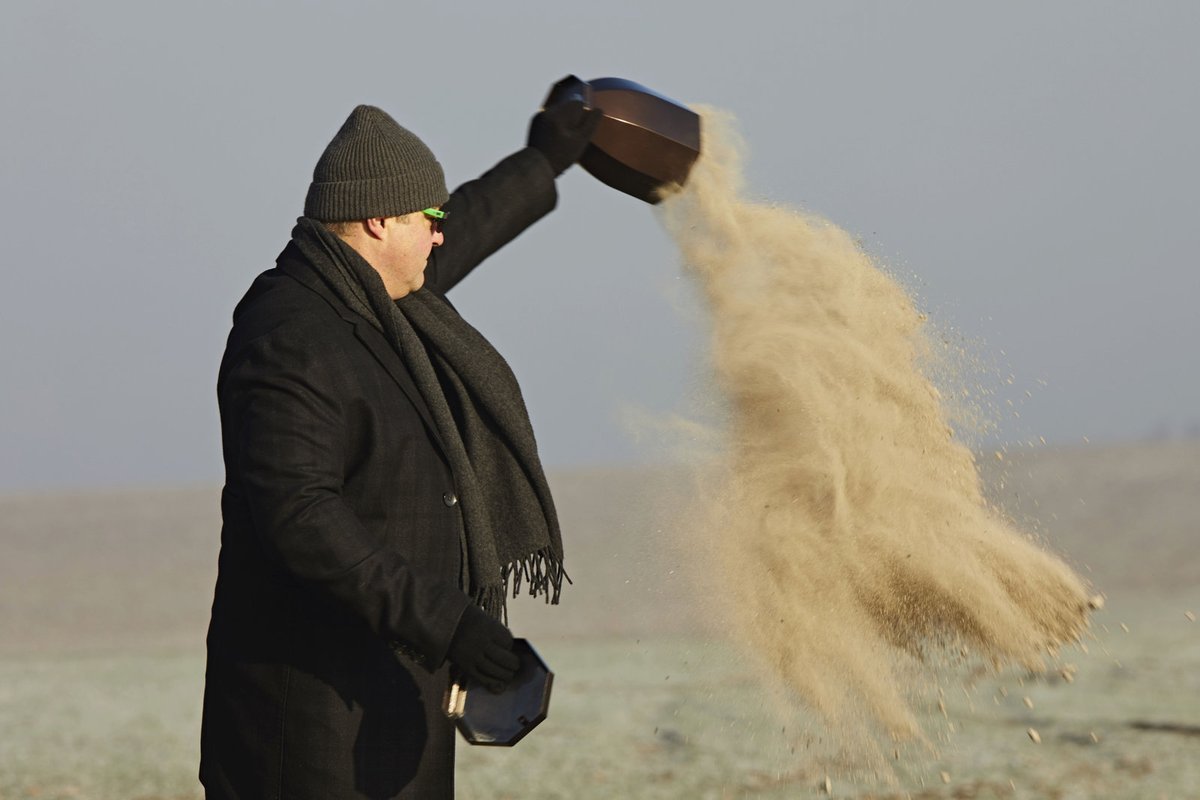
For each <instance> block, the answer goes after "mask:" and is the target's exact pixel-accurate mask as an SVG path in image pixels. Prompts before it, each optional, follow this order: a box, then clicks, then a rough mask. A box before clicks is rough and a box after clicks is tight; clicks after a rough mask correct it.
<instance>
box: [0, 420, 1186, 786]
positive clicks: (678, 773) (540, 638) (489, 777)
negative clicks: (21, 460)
mask: <svg viewBox="0 0 1200 800" xmlns="http://www.w3.org/2000/svg"><path fill="white" fill-rule="evenodd" d="M981 462H982V463H985V464H988V466H987V468H986V470H985V481H986V483H987V484H988V486H989V490H990V492H991V495H992V498H993V500H994V501H995V502H996V503H997V504H998V505H1000V506H1001V507H1003V508H1004V509H1005V510H1006V511H1008V512H1009V513H1010V514H1012V515H1013V517H1015V518H1016V519H1018V520H1020V521H1023V522H1025V523H1028V524H1030V525H1033V526H1034V527H1036V528H1037V529H1038V533H1039V535H1040V536H1042V537H1043V540H1044V541H1045V543H1046V544H1047V546H1049V547H1051V548H1052V549H1054V550H1056V551H1057V552H1061V553H1063V554H1064V555H1065V557H1066V558H1067V559H1068V560H1069V561H1070V563H1072V564H1073V565H1075V566H1076V567H1077V568H1078V569H1079V570H1080V571H1081V572H1082V573H1083V574H1084V575H1085V576H1087V577H1088V578H1089V579H1090V580H1091V581H1093V583H1094V584H1095V586H1096V588H1097V589H1098V590H1099V591H1103V592H1104V593H1105V594H1106V595H1107V602H1106V605H1105V608H1104V609H1103V610H1102V611H1101V612H1099V613H1098V614H1097V615H1096V617H1095V620H1094V626H1093V630H1092V636H1091V637H1089V639H1088V640H1087V641H1085V642H1084V645H1085V647H1086V650H1087V652H1083V650H1081V649H1079V650H1073V651H1071V652H1068V653H1064V654H1063V660H1064V661H1066V662H1070V663H1072V664H1074V665H1075V666H1076V667H1077V671H1076V672H1075V673H1073V676H1072V681H1071V682H1068V681H1066V680H1065V679H1063V678H1062V677H1061V676H1060V675H1059V674H1058V673H1051V674H1050V675H1049V676H1046V677H1041V678H1033V677H1030V676H1028V675H1026V674H1024V673H1022V672H1019V671H1012V670H1010V671H1007V672H1005V673H1003V674H1001V675H999V676H993V675H984V676H979V677H977V678H976V679H975V680H974V681H969V680H964V679H965V677H966V676H965V675H962V674H957V675H947V676H944V677H943V678H942V680H941V688H942V690H943V694H941V695H939V694H937V693H936V692H933V693H929V692H926V696H924V697H923V699H922V700H921V704H922V705H921V707H922V708H923V709H924V714H925V723H926V729H927V730H928V731H929V734H930V739H931V744H932V745H933V748H932V749H930V750H924V749H921V748H908V749H905V750H903V751H902V752H901V753H900V754H899V756H900V757H899V759H897V760H893V762H892V763H893V765H894V768H893V769H892V774H891V775H890V776H876V775H873V774H863V773H861V772H856V771H854V770H851V769H847V768H846V767H845V766H844V764H843V763H842V762H840V761H839V760H837V758H836V757H835V756H836V750H835V748H834V746H833V741H834V740H835V739H836V736H831V732H830V731H829V730H827V729H826V728H825V727H823V725H822V724H821V723H820V722H819V721H817V720H816V719H814V718H812V717H811V716H809V715H807V714H803V713H796V712H795V711H794V709H793V707H792V706H791V705H790V704H788V703H786V702H781V698H780V697H779V696H777V695H776V694H775V693H773V692H772V691H769V690H768V689H766V688H765V687H764V685H763V683H762V682H761V680H760V677H759V673H758V671H757V665H756V664H755V663H754V660H753V658H752V657H751V656H749V655H748V654H745V653H742V652H740V651H739V650H738V649H737V648H736V647H734V646H732V645H730V644H729V643H727V642H726V641H724V640H723V638H722V637H720V636H719V635H717V634H716V633H715V632H714V631H713V630H712V628H711V625H709V624H708V622H709V621H708V620H706V619H705V612H706V609H705V606H704V605H703V603H700V602H698V600H697V598H696V597H695V596H694V593H693V592H692V591H691V585H692V584H691V579H690V577H689V576H688V575H687V570H686V568H685V565H684V564H683V563H682V559H680V557H679V555H678V553H677V551H676V550H675V547H674V544H673V539H672V535H673V533H677V532H672V531H669V530H668V528H669V526H670V521H671V519H673V518H674V516H675V515H674V513H673V512H674V511H676V510H678V509H679V508H680V507H681V505H686V504H687V502H688V491H689V490H688V487H687V483H686V480H683V479H681V477H680V474H679V473H678V472H677V471H675V470H645V469H642V470H632V469H631V470H607V471H605V470H591V471H574V472H558V473H555V474H553V475H552V476H551V477H552V481H553V483H554V487H555V490H556V493H557V497H558V500H559V503H560V505H561V507H562V516H563V521H564V530H565V531H566V532H567V542H568V547H569V551H568V557H569V559H570V561H569V564H571V565H573V566H572V567H571V572H572V576H573V578H574V579H575V585H574V586H573V587H570V588H569V590H568V592H567V593H566V595H565V596H564V604H563V606H562V607H560V608H557V609H546V608H543V607H540V606H538V605H536V604H531V603H528V602H525V603H521V602H518V603H517V604H516V605H514V607H513V625H514V629H515V630H516V632H517V633H518V634H519V635H527V636H529V637H530V639H531V640H532V641H533V642H534V643H535V644H536V645H537V647H538V649H539V651H540V652H541V653H542V655H543V657H544V658H545V659H546V660H547V661H548V662H549V663H550V665H551V666H552V668H553V669H554V670H555V673H556V676H555V684H554V693H553V702H552V704H551V713H550V718H549V719H548V720H547V721H546V722H545V723H543V725H542V726H541V727H540V728H538V729H537V730H536V731H535V732H534V733H533V734H531V735H530V736H529V737H527V738H526V739H525V740H524V741H522V742H521V743H520V744H519V745H518V746H517V747H516V748H514V749H511V750H507V749H486V748H469V747H467V746H465V745H464V746H462V747H460V749H459V754H460V755H459V769H458V784H459V796H460V797H463V798H485V797H488V798H493V797H511V798H610V797H635V798H643V797H644V798H725V797H731V798H732V797H754V798H760V797H761V798H783V797H809V796H811V797H820V796H825V795H824V794H823V792H824V787H825V781H826V778H828V779H829V787H830V789H831V790H832V796H834V797H857V798H867V797H876V798H883V797H896V798H902V797H914V798H916V797H928V798H972V797H975V798H992V797H995V798H1001V797H1005V798H1007V797H1012V798H1099V797H1105V798H1139V800H1140V799H1141V798H1156V797H1170V798H1179V797H1194V796H1200V623H1198V622H1195V621H1193V620H1192V619H1191V618H1189V616H1188V614H1189V612H1190V613H1191V614H1192V615H1195V614H1200V588H1198V587H1200V580H1198V578H1200V555H1198V554H1197V550H1198V549H1200V541H1198V540H1200V537H1198V536H1197V532H1198V531H1200V497H1197V495H1196V492H1195V487H1196V486H1197V485H1200V442H1196V441H1176V442H1158V443H1144V444H1138V445H1126V446H1119V447H1118V446H1114V447H1105V448H1102V447H1086V448H1079V449H1068V450H1049V449H1045V450H1041V451H1037V452H1029V453H1010V454H1009V455H1008V456H1007V457H1006V459H1005V461H1004V462H1003V464H1002V465H1001V464H998V463H996V464H992V463H990V462H988V461H986V460H984V459H981ZM217 530H218V520H217V509H216V490H215V489H213V488H212V487H198V488H192V489H179V490H171V491H161V490H160V491H153V492H109V493H75V494H70V495H61V494H60V495H41V496H23V497H7V498H0V552H3V554H4V557H3V559H0V608H2V609H3V613H0V800H13V799H14V798H34V797H36V798H97V799H104V800H110V799H111V800H128V799H130V798H142V799H143V800H150V799H151V798H172V799H174V798H198V797H200V796H201V795H200V791H199V787H198V785H197V782H196V779H195V772H196V758H197V741H198V732H199V698H200V691H201V686H202V673H203V631H204V624H205V622H206V618H207V604H208V602H209V600H210V599H211V582H212V578H213V574H214V572H215V552H216V548H215V539H216V532H217ZM925 688H926V689H928V687H925ZM785 700H786V698H785ZM938 700H942V702H943V705H944V706H945V712H944V713H943V712H942V710H941V709H940V708H939V707H938V704H937V701H938ZM1031 729H1032V730H1034V731H1036V732H1037V738H1039V739H1040V743H1035V742H1034V741H1033V740H1032V739H1031V737H1030V733H1029V731H1030V730H1031Z"/></svg>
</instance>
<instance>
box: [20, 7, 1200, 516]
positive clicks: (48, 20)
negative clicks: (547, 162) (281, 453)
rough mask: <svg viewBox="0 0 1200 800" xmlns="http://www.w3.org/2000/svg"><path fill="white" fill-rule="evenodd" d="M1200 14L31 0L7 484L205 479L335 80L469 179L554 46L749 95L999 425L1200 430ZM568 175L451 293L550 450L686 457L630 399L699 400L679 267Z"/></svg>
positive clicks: (759, 186) (760, 141) (509, 142)
mask: <svg viewBox="0 0 1200 800" xmlns="http://www.w3.org/2000/svg"><path fill="white" fill-rule="evenodd" d="M1198 36H1200V7H1198V6H1196V5H1195V4H1191V3H1187V2H1155V3H1151V4H1146V5H1142V6H1129V5H1126V4H1121V3H1117V2H1084V1H1083V0H1071V2H1060V3H1054V4H1050V5H1046V4H1039V3H1033V2H1018V3H1012V4H1005V5H1004V6H1002V7H978V6H961V5H957V4H948V3H930V4H921V5H919V6H895V5H892V4H886V3H879V2H858V3H849V4H846V3H828V2H821V3H801V4H796V5H793V6H787V7H781V6H779V5H778V4H771V3H761V2H749V3H743V4H740V5H739V6H738V7H737V8H736V9H733V10H731V9H729V8H728V7H720V8H716V7H714V8H707V7H697V6H696V5H695V4H684V3H682V2H681V0H671V1H670V2H663V3H656V4H653V5H645V4H636V3H633V2H631V1H629V0H619V1H617V0H614V2H610V3H606V4H605V5H604V6H603V9H602V12H601V9H599V8H596V9H586V8H585V9H582V10H575V9H568V8H565V7H563V6H562V5H561V4H556V3H549V2H544V1H539V2H533V3H528V4H522V5H521V6H520V7H519V8H508V7H500V6H495V5H493V4H487V3H483V2H479V0H472V1H471V2H466V3H459V4H454V5H432V6H421V7H419V8H413V7H411V6H402V5H399V4H391V3H383V2H363V3H359V4H357V5H356V6H355V8H354V9H353V11H349V12H348V11H347V10H346V8H345V7H344V6H342V5H334V4H332V3H322V2H310V3H306V4H303V5H302V6H300V7H295V8H288V9H287V11H286V12H283V11H281V10H279V9H276V8H273V7H266V6H257V5H251V6H246V5H243V4H236V5H235V4H233V3H228V2H217V3H210V4H204V5H188V6H183V7H179V6H173V5H162V4H154V3H149V2H130V1H129V0H121V2H113V3H106V4H103V5H102V6H96V5H94V4H86V3H82V2H78V0H75V2H65V3H57V4H52V5H47V4H34V3H20V4H18V5H17V7H16V8H15V9H14V10H11V11H10V12H9V15H8V24H7V25H6V26H4V28H3V30H0V60H2V63H3V65H4V70H3V71H2V77H0V99H2V100H3V103H4V107H5V108H6V109H7V110H8V119H9V122H10V124H9V125H7V126H5V129H4V130H3V132H2V133H0V139H2V141H3V144H4V147H3V148H0V175H3V178H4V184H5V186H6V187H7V188H8V189H9V191H8V192H6V193H5V199H4V200H3V205H2V207H0V211H2V213H3V218H4V219H5V220H6V222H7V227H8V230H9V231H10V233H11V234H12V236H11V237H10V245H9V255H8V261H9V270H8V272H9V276H10V289H9V303H8V304H7V306H6V308H5V312H4V314H3V315H0V340H2V341H3V342H4V345H3V347H2V348H0V375H3V376H4V391H3V392H0V494H8V493H13V492H24V491H31V490H32V491H43V490H53V489H55V488H66V487H75V488H85V487H106V486H118V487H124V486H153V485H184V484H199V483H219V482H220V479H221V459H220V441H219V424H218V421H217V410H216V398H215V376H216V369H217V364H218V362H219V359H220V356H221V351H222V348H223V345H224V339H225V336H226V334H227V332H228V327H229V320H230V314H231V312H232V309H233V305H234V304H235V303H236V301H237V299H238V298H239V297H240V296H241V294H242V293H243V292H244V291H245V289H246V288H247V287H248V285H249V283H250V281H251V280H252V279H253V277H254V276H255V275H257V274H258V273H259V272H261V271H263V270H265V269H267V268H269V267H270V266H272V264H273V261H274V258H275V256H276V255H277V253H278V252H279V250H280V249H281V248H282V247H283V245H284V243H285V241H286V239H287V236H288V233H289V231H290V229H291V225H292V223H293V221H294V219H295V217H296V216H298V215H299V213H300V207H301V204H302V202H303V197H304V191H305V188H306V186H307V184H308V181H309V179H310V176H311V170H312V166H313V164H314V163H315V161H316V158H317V156H318V155H319V153H320V151H321V149H322V148H323V147H324V145H325V143H326V142H327V141H328V140H329V138H330V137H331V136H332V134H333V133H334V132H335V131H336V130H337V128H338V126H339V125H340V124H341V122H342V121H343V120H344V119H345V116H346V114H347V113H348V112H349V110H350V109H351V108H352V107H353V106H354V105H355V104H357V103H359V102H370V103H375V104H377V105H380V106H381V107H383V108H384V109H386V110H388V111H389V112H390V113H392V114H393V115H394V116H395V117H396V118H397V119H398V120H399V121H400V122H401V123H402V124H405V125H407V126H409V127H411V128H412V129H413V130H414V131H416V132H417V133H418V134H419V135H420V136H421V137H422V138H424V139H425V140H426V141H427V142H429V143H430V145H431V147H432V148H433V150H434V151H435V152H436V153H437V154H438V156H439V159H440V160H441V161H442V163H443V165H444V166H445V168H446V172H447V178H448V180H449V182H450V183H451V186H452V187H453V186H454V185H456V184H458V183H461V182H462V181H464V180H468V179H470V178H472V177H474V176H475V175H477V174H479V173H480V172H481V171H483V170H485V169H487V168H488V167H489V166H491V165H492V164H493V163H495V161H497V160H498V159H500V158H501V157H503V156H505V155H507V154H508V153H510V152H512V151H513V150H515V149H517V148H519V147H521V146H522V145H523V143H524V138H525V131H526V127H527V125H528V120H529V117H530V115H531V114H532V113H533V112H534V111H535V110H536V108H537V106H538V104H539V103H540V102H541V100H542V98H543V97H544V95H545V92H546V90H547V89H548V87H549V86H550V85H551V84H552V83H553V82H554V81H555V80H557V79H558V78H559V77H561V76H562V75H564V74H566V73H568V72H573V73H575V74H577V75H579V76H580V77H583V78H593V77H599V76H602V75H616V76H620V77H626V78H630V79H633V80H636V81H639V82H641V83H644V84H646V85H647V86H650V87H652V88H654V89H656V90H658V91H660V92H662V93H664V94H667V95H669V96H672V97H675V98H677V99H679V100H680V101H683V102H688V103H705V104H709V105H713V106H717V107H721V108H725V109H727V110H729V111H731V112H732V113H733V114H734V115H735V116H736V117H737V118H738V120H739V122H740V125H741V129H742V133H743V135H744V136H745V138H746V140H747V142H748V144H749V150H750V160H749V163H748V165H747V177H748V181H749V186H748V193H749V194H750V195H751V196H754V197H759V198H761V199H764V200H766V201H769V202H779V203H786V204H788V205H792V206H798V207H801V208H804V209H806V210H809V211H812V212H814V213H817V214H820V215H822V216H824V217H827V218H828V219H830V220H831V221H833V222H834V223H836V224H838V225H839V226H841V227H843V228H845V229H847V230H848V231H850V232H851V233H853V234H854V235H855V236H857V237H859V238H860V240H861V241H862V244H863V246H864V247H865V248H866V249H867V250H868V252H870V253H871V254H872V255H874V256H875V257H876V259H877V260H878V261H879V262H880V263H881V264H883V265H884V266H885V267H886V268H887V269H888V270H889V271H891V272H892V273H894V274H895V275H897V276H898V277H900V278H901V279H902V280H903V281H904V283H905V284H906V285H907V286H909V287H910V288H911V289H912V290H913V291H914V293H915V294H916V297H917V302H918V304H919V305H920V306H921V307H922V308H923V309H924V310H926V311H927V312H928V314H929V317H930V320H931V323H932V324H933V325H934V328H935V330H937V331H940V332H943V334H942V335H944V336H945V337H946V338H947V339H949V340H950V342H951V344H952V345H954V346H961V347H963V348H965V349H966V350H968V351H969V352H970V353H971V358H972V360H973V362H974V363H975V364H977V365H983V366H982V367H978V368H977V370H978V371H977V372H976V373H974V374H972V375H968V376H967V380H968V381H971V382H974V383H976V384H978V385H980V386H981V387H982V388H983V389H985V390H988V391H992V392H994V394H992V395H991V396H990V397H988V402H989V404H990V405H992V406H993V407H994V408H995V409H997V410H998V412H999V414H1000V418H999V420H998V423H999V427H998V429H997V430H996V432H995V434H993V435H992V437H991V438H992V440H994V441H999V442H1011V443H1021V442H1025V441H1030V440H1034V441H1036V440H1038V439H1039V437H1044V438H1045V439H1046V441H1047V442H1049V443H1050V444H1051V445H1056V446H1068V445H1074V444H1079V443H1081V442H1082V441H1083V439H1084V437H1087V438H1088V439H1089V440H1090V441H1091V442H1093V443H1104V442H1120V441H1137V440H1141V439H1146V438H1162V437H1170V436H1195V435H1197V434H1200V411H1198V409H1200V371H1198V370H1196V369H1195V366H1196V364H1197V357H1196V355H1195V353H1194V351H1193V348H1194V343H1195V342H1196V341H1200V315H1198V314H1196V313H1195V310H1194V308H1193V306H1194V305H1195V298H1196V297H1197V296H1200V272H1198V271H1197V269H1196V263H1195V262H1196V255H1195V254H1196V253H1197V252H1198V251H1200V227H1198V226H1197V225H1196V224H1195V220H1194V219H1193V217H1194V211H1195V208H1196V202H1195V200H1194V192H1195V187H1196V186H1197V185H1198V184H1200V159H1198V158H1197V157H1196V155H1195V146H1194V144H1193V143H1194V142H1195V141H1196V140H1198V139H1200V108H1198V107H1197V106H1196V104H1195V103H1193V102H1188V101H1187V100H1186V98H1187V97H1190V96H1193V95H1194V87H1193V85H1192V84H1193V83H1194V79H1195V75H1196V74H1198V73H1200V69H1198V67H1200V54H1198V52H1197V49H1196V47H1195V41H1196V40H1197V38H1198ZM559 190H560V198H559V207H558V210H556V211H555V212H554V213H553V214H551V215H550V216H549V217H548V218H547V219H546V220H544V221H543V222H541V223H540V224H539V225H538V226H536V227H535V228H533V229H532V230H530V231H529V232H528V233H526V234H525V235H523V236H522V237H521V238H520V239H519V240H518V241H516V242H514V243H513V244H512V245H510V246H509V247H508V248H506V249H504V250H503V251H501V252H500V253H499V254H497V255H496V256H495V257H493V258H492V259H490V260H489V262H487V263H486V264H485V265H484V266H483V267H482V268H481V269H480V270H479V272H478V273H477V274H476V275H473V276H472V277H471V278H470V279H469V280H468V281H467V282H466V283H464V285H463V286H462V287H461V288H460V289H458V290H456V291H455V293H454V294H453V295H452V299H453V300H454V302H455V304H456V306H457V307H458V308H459V309H460V310H462V311H463V313H464V315H465V316H466V318H467V319H468V320H469V321H471V322H472V323H473V324H474V325H475V326H476V327H478V328H480V329H481V330H482V331H483V332H484V333H485V334H486V335H487V336H488V337H489V338H490V339H491V340H492V341H493V342H494V343H495V344H496V345H497V347H498V348H499V349H500V351H501V352H502V353H504V354H505V356H506V357H507V358H508V359H509V361H510V363H512V365H513V367H514V370H515V371H516V373H517V375H518V377H519V378H520V379H521V382H522V387H523V390H524V393H525V397H526V401H527V403H528V405H529V408H530V412H531V416H532V418H533V422H534V425H535V429H536V431H537V434H538V439H539V443H540V445H541V450H542V453H543V457H544V460H545V462H546V463H547V465H548V466H549V467H550V468H552V469H553V468H564V467H571V466H576V465H589V464H597V465H621V464H632V463H646V462H654V461H658V460H669V459H664V454H665V452H666V451H665V449H664V446H663V445H662V444H661V443H660V442H658V441H656V440H655V438H654V437H653V436H650V437H644V438H642V439H641V440H640V441H639V439H638V437H637V436H636V435H635V434H634V433H631V432H630V430H629V429H628V428H627V426H626V420H627V419H628V418H630V417H637V416H639V415H641V416H648V417H650V418H655V417H663V416H666V415H668V414H671V413H675V412H680V413H684V414H687V413H689V409H690V408H691V406H692V405H693V402H694V399H695V390H696V388H697V386H699V385H701V383H700V381H701V379H700V376H701V375H702V374H703V353H704V349H705V333H704V328H703V324H702V320H701V318H700V317H699V315H698V311H697V309H696V305H695V303H694V302H693V299H692V298H691V295H690V291H691V290H690V288H689V287H688V286H687V284H686V280H685V278H684V277H683V274H682V272H681V270H680V268H679V265H678V263H677V261H678V259H677V256H676V254H675V253H674V252H673V250H672V247H671V245H670V242H669V240H668V238H667V236H666V234H665V233H664V232H663V231H662V229H661V228H660V226H659V224H658V222H657V220H656V219H655V216H654V214H653V213H652V211H651V209H650V208H649V207H648V206H645V205H643V204H640V203H638V202H637V201H635V200H633V199H631V198H628V197H625V196H623V195H619V194H618V193H616V192H613V191H612V190H610V189H608V188H607V187H604V186H602V185H601V184H600V183H599V182H597V181H595V180H594V179H593V178H591V177H590V176H588V175H587V174H586V173H584V172H583V171H582V170H580V169H577V168H576V169H572V170H571V171H569V172H568V173H567V174H566V175H565V176H563V178H562V179H560V181H559ZM1010 380H1011V383H1010V382H1009V381H1010ZM1010 401H1011V404H1012V405H1011V406H1010V405H1009V403H1010ZM1014 413H1015V414H1016V415H1019V416H1014Z"/></svg>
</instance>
